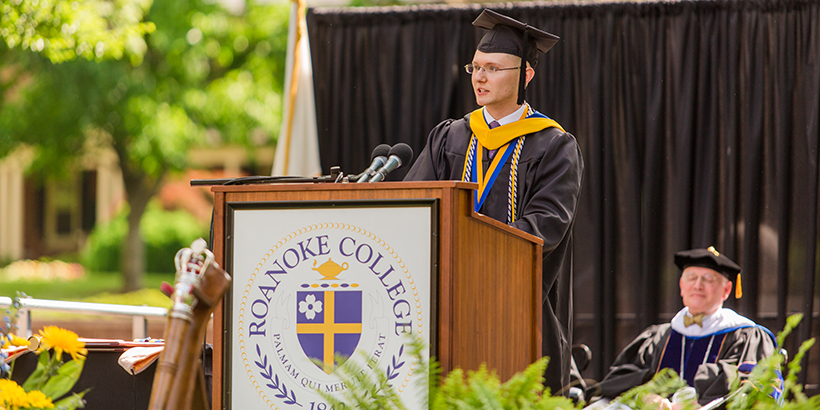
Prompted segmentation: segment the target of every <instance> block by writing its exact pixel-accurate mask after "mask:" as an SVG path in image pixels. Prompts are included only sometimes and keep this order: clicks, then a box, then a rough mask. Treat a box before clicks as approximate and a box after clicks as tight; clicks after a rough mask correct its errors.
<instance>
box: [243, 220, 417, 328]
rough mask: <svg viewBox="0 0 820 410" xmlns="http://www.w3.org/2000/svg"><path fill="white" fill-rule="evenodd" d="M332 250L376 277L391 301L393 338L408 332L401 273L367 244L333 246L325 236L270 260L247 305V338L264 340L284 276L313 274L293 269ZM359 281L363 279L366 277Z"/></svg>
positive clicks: (408, 307) (407, 306) (351, 240)
mask: <svg viewBox="0 0 820 410" xmlns="http://www.w3.org/2000/svg"><path fill="white" fill-rule="evenodd" d="M333 249H336V250H337V251H338V254H339V255H340V256H341V258H342V260H344V261H346V262H347V263H349V264H350V265H351V266H356V265H358V266H359V267H360V268H366V269H367V271H369V274H370V273H372V274H373V275H375V276H376V277H377V278H378V280H379V282H380V283H381V285H382V286H383V287H384V290H385V291H386V293H387V296H388V297H389V298H390V300H391V301H393V309H392V313H393V315H394V317H395V318H396V320H395V326H394V330H395V332H396V335H400V334H402V333H410V332H411V331H412V329H413V326H412V319H411V313H412V307H411V305H410V303H409V302H408V301H407V300H406V299H405V298H403V297H402V295H404V294H405V293H406V291H405V288H404V284H403V283H402V280H401V273H399V272H397V271H396V269H395V268H394V267H393V265H392V264H391V263H389V262H388V260H387V259H386V258H385V257H384V255H382V254H381V253H380V252H378V251H376V250H374V249H373V247H372V246H370V244H369V243H366V242H363V241H360V242H357V241H356V239H354V238H352V237H350V236H347V237H344V238H342V239H341V240H340V241H339V242H338V243H337V244H331V243H329V238H328V236H327V235H320V236H314V237H311V238H308V239H306V240H303V241H301V242H298V243H297V244H296V245H295V246H293V247H291V248H288V249H287V250H285V251H284V252H282V253H281V256H278V257H276V259H274V261H273V263H272V264H271V268H270V269H268V270H267V271H266V272H265V274H264V276H263V277H262V279H261V280H260V282H261V283H260V284H259V285H258V286H256V289H257V290H258V292H259V295H258V296H257V298H256V299H255V300H254V301H253V303H251V309H250V311H251V315H252V316H253V317H254V318H255V319H254V320H251V321H250V322H249V325H248V336H262V337H266V335H265V323H266V319H265V318H266V317H267V315H268V306H269V305H270V303H271V300H273V298H274V296H276V290H277V287H278V286H279V284H280V283H281V282H282V281H283V280H284V279H285V278H286V277H287V275H291V274H294V275H315V272H314V271H313V270H312V269H297V268H298V267H299V265H300V264H302V262H305V261H309V260H313V259H314V258H316V257H318V256H324V255H329V254H330V253H331V251H332V250H333ZM361 279H365V280H366V278H361ZM302 280H306V279H302ZM357 280H359V279H357Z"/></svg>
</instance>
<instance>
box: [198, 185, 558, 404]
mask: <svg viewBox="0 0 820 410" xmlns="http://www.w3.org/2000/svg"><path fill="white" fill-rule="evenodd" d="M475 188H476V184H472V183H464V182H455V181H437V182H384V183H371V184H329V183H324V184H270V185H242V186H233V185H229V186H214V187H212V191H213V192H214V228H213V229H214V232H213V234H214V243H213V244H212V248H213V252H214V255H215V257H216V260H217V261H218V262H219V263H220V265H222V266H223V267H225V268H226V270H228V272H229V273H231V274H232V272H230V267H228V266H227V265H226V263H225V261H226V234H227V232H226V229H227V228H226V227H227V222H226V221H227V215H226V213H227V210H228V207H229V204H239V203H270V202H287V203H290V204H291V206H292V205H293V204H294V203H295V204H296V205H297V206H298V203H299V202H300V201H304V202H305V203H306V204H307V203H317V202H327V203H330V204H332V203H344V202H346V201H367V200H387V201H390V200H431V201H434V203H435V204H436V206H437V207H438V209H436V210H435V213H434V215H436V216H437V218H438V221H437V225H438V226H437V229H436V230H434V232H438V238H437V241H435V240H434V242H437V243H434V244H433V247H432V249H433V252H434V253H437V255H431V256H432V258H431V259H432V260H433V261H435V262H437V263H436V264H435V265H434V266H433V270H434V271H435V272H436V273H437V275H433V276H434V277H436V278H437V283H435V284H433V290H434V293H435V294H433V295H432V301H431V303H432V304H433V305H434V306H431V307H430V310H431V311H432V312H434V315H435V317H434V318H433V321H432V323H433V324H434V326H435V328H434V329H433V331H432V335H433V340H432V346H431V351H432V354H434V355H436V356H437V358H438V360H439V362H440V363H441V367H442V370H443V372H444V373H445V374H446V373H447V372H449V371H450V370H452V369H454V368H456V367H459V368H462V369H465V370H466V369H471V370H472V369H477V368H478V367H479V366H480V365H481V364H482V363H486V364H487V366H488V368H490V369H494V370H495V371H496V372H497V373H498V375H499V377H501V379H502V380H505V379H507V378H509V377H510V376H512V375H513V374H514V373H516V372H519V371H521V370H523V369H524V368H526V366H527V365H529V364H530V363H532V362H534V361H536V360H538V359H539V358H540V357H541V263H542V262H541V261H542V259H541V255H542V243H543V242H542V240H541V239H539V238H537V237H535V236H533V235H530V234H527V233H525V232H523V231H520V230H518V229H515V228H512V227H510V226H507V225H506V224H504V223H501V222H498V221H496V220H493V219H492V218H489V217H486V216H484V215H480V214H477V213H475V212H474V211H473V205H472V197H473V192H474V191H473V190H474V189H475ZM225 309H226V307H225V306H223V305H222V304H220V306H219V307H218V308H217V309H216V311H215V313H214V335H213V340H214V361H213V380H214V388H213V392H214V397H213V399H214V400H213V408H214V409H222V408H223V397H222V389H221V387H220V386H222V383H223V377H224V376H226V375H227V374H229V371H228V370H229V369H225V368H224V366H225V364H224V363H225V361H224V360H222V359H221V358H224V357H225V355H226V352H225V350H224V349H225V346H227V343H226V340H225V339H224V337H225V335H226V332H225V331H224V326H225V313H226V311H225ZM227 309H230V307H227Z"/></svg>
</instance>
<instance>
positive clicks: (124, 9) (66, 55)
mask: <svg viewBox="0 0 820 410" xmlns="http://www.w3.org/2000/svg"><path fill="white" fill-rule="evenodd" d="M150 7H151V0H115V1H107V0H3V1H2V3H0V38H2V39H3V41H4V42H5V44H6V46H7V47H8V48H9V49H14V48H17V47H19V48H21V49H23V50H28V51H31V52H35V53H42V54H43V55H44V56H46V57H47V58H49V59H50V60H51V61H52V62H55V63H59V62H63V61H66V60H72V59H74V58H76V57H82V58H86V59H88V60H103V59H109V58H113V59H120V58H122V57H123V56H124V55H127V56H128V57H129V58H130V60H131V61H132V62H134V63H135V64H136V63H139V61H140V59H141V58H142V55H143V54H144V53H145V48H146V46H145V41H144V39H143V35H144V34H146V33H149V32H151V31H153V29H154V25H153V24H152V23H150V22H143V15H144V14H145V12H146V11H147V10H148V9H149V8H150Z"/></svg>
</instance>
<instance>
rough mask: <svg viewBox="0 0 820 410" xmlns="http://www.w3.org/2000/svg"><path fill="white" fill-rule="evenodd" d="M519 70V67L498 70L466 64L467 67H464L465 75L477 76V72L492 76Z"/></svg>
mask: <svg viewBox="0 0 820 410" xmlns="http://www.w3.org/2000/svg"><path fill="white" fill-rule="evenodd" d="M520 68H521V67H510V68H498V67H495V66H491V65H485V66H480V65H478V64H467V65H465V66H464V71H466V72H467V74H470V75H472V74H478V72H479V71H481V70H484V74H487V75H493V74H497V73H498V72H499V71H504V70H518V69H520Z"/></svg>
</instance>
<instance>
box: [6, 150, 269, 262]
mask: <svg viewBox="0 0 820 410" xmlns="http://www.w3.org/2000/svg"><path fill="white" fill-rule="evenodd" d="M32 155H33V153H32V152H29V151H26V150H20V151H19V152H16V153H14V154H12V155H9V156H7V157H6V158H3V159H0V266H1V265H2V264H3V263H2V262H4V261H5V262H8V261H14V260H20V259H38V258H41V257H44V256H54V255H59V254H63V253H73V252H77V251H79V250H81V249H82V247H83V246H84V245H85V241H86V238H87V237H88V235H89V234H90V233H91V231H92V230H93V229H94V227H95V226H96V225H97V224H103V223H106V222H108V221H110V220H111V219H113V218H114V216H115V215H116V214H117V212H119V211H120V209H121V207H122V206H123V205H124V204H125V190H124V189H123V181H122V176H121V174H120V169H119V165H118V163H117V157H116V155H115V154H114V152H113V151H111V150H109V149H100V150H99V151H97V152H93V153H89V154H88V155H87V156H86V157H84V158H83V159H82V160H80V161H79V162H78V164H77V172H75V173H74V174H73V175H72V176H71V177H70V178H69V179H67V180H46V181H45V182H41V181H38V180H36V179H34V178H31V177H27V176H26V175H25V170H26V168H27V166H28V164H29V162H30V160H31V158H32ZM251 155H253V157H251ZM273 155H274V154H273V148H272V147H259V148H257V149H255V150H253V152H252V153H249V150H246V149H243V148H242V147H221V148H203V149H192V150H191V151H190V152H189V162H190V164H191V172H189V173H188V174H186V175H182V176H170V175H169V176H167V177H166V179H165V184H164V187H163V190H162V191H161V192H160V194H159V195H158V196H159V197H160V199H162V200H163V201H165V202H167V203H169V204H170V205H171V206H173V207H178V208H186V209H187V210H188V211H190V212H192V213H194V214H195V216H199V217H200V218H201V217H202V213H203V209H202V208H203V207H208V206H209V205H208V202H207V201H206V200H205V199H204V196H205V195H207V193H203V192H202V191H207V189H206V188H194V187H190V186H189V184H188V180H189V179H191V178H211V177H213V178H222V177H235V176H245V175H252V174H254V175H264V174H266V173H268V172H270V169H271V166H272V164H273ZM186 196H188V197H191V198H194V199H195V200H193V201H190V200H189V201H185V200H180V198H184V197H186ZM196 214H199V215H196ZM207 214H208V215H209V214H210V210H209V209H208V210H207Z"/></svg>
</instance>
